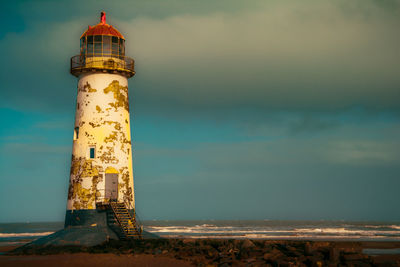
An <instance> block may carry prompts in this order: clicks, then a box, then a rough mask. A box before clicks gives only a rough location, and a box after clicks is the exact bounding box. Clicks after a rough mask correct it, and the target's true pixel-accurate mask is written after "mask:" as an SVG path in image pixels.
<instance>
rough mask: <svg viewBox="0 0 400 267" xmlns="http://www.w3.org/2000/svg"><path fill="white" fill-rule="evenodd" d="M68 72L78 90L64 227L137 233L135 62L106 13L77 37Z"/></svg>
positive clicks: (134, 235)
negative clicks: (131, 88) (131, 82)
mask: <svg viewBox="0 0 400 267" xmlns="http://www.w3.org/2000/svg"><path fill="white" fill-rule="evenodd" d="M70 72H71V74H72V75H74V76H75V77H77V78H78V86H77V89H78V90H77V101H76V111H75V125H74V134H73V148H72V158H71V171H70V180H69V189H68V201H67V212H66V216H65V228H68V227H75V226H80V227H100V228H103V230H105V231H106V232H109V230H110V229H111V230H112V231H114V232H116V233H117V235H118V237H119V238H121V237H140V236H141V231H140V227H139V225H138V223H137V220H136V214H135V197H134V187H133V168H132V139H131V131H130V116H129V98H128V79H129V78H131V77H133V76H134V75H135V70H134V60H133V59H132V58H130V57H127V56H126V55H125V38H124V36H123V35H122V34H121V33H120V32H119V31H118V30H117V29H115V28H114V27H113V26H111V25H109V24H107V22H106V14H105V12H101V15H100V22H99V23H98V24H97V25H95V26H89V27H88V29H87V30H86V31H85V32H84V33H83V34H82V36H81V37H80V53H79V55H76V56H73V57H72V58H71V69H70ZM110 217H113V218H111V219H110ZM110 221H111V223H110ZM108 228H109V229H108ZM118 230H119V231H118ZM111 235H112V234H111Z"/></svg>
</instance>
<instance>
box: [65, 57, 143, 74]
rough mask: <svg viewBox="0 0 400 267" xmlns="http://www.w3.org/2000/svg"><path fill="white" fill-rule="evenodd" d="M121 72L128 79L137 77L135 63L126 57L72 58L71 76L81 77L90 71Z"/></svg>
mask: <svg viewBox="0 0 400 267" xmlns="http://www.w3.org/2000/svg"><path fill="white" fill-rule="evenodd" d="M96 70H102V71H104V72H107V71H110V72H119V73H122V74H124V75H126V76H128V77H132V76H133V75H135V61H134V60H133V58H130V57H126V56H118V57H113V56H104V55H102V56H86V55H76V56H73V57H71V74H73V75H75V76H79V75H80V74H82V73H84V72H88V71H96Z"/></svg>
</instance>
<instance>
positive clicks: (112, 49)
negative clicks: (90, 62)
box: [80, 35, 125, 58]
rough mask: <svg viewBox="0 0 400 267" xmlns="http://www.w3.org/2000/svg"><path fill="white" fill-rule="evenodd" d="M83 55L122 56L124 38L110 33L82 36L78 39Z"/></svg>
mask: <svg viewBox="0 0 400 267" xmlns="http://www.w3.org/2000/svg"><path fill="white" fill-rule="evenodd" d="M80 47H81V56H83V57H116V58H124V56H125V40H124V39H122V38H119V37H116V36H110V35H90V36H84V37H82V38H81V40H80Z"/></svg>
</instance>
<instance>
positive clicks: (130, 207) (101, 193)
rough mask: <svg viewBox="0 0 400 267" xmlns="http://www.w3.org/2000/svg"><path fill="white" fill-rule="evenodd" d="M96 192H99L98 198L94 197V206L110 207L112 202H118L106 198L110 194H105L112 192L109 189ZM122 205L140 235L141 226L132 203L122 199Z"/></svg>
mask: <svg viewBox="0 0 400 267" xmlns="http://www.w3.org/2000/svg"><path fill="white" fill-rule="evenodd" d="M97 192H99V196H98V195H96V199H95V203H96V205H97V204H102V205H104V204H106V205H110V204H111V202H112V201H113V202H118V199H114V198H110V197H106V195H111V194H106V193H107V192H112V190H110V189H98V190H97ZM124 205H125V207H126V208H127V209H128V212H129V213H130V215H131V216H132V218H133V219H134V221H135V227H136V229H137V231H139V232H140V234H142V232H143V224H142V222H141V220H140V218H139V215H138V214H137V213H136V209H135V207H133V205H132V203H131V202H130V201H129V200H127V199H124Z"/></svg>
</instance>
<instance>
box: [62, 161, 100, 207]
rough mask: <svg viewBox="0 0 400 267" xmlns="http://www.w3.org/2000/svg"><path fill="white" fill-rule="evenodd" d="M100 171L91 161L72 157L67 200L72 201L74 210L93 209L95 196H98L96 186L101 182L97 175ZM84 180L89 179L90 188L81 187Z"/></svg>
mask: <svg viewBox="0 0 400 267" xmlns="http://www.w3.org/2000/svg"><path fill="white" fill-rule="evenodd" d="M100 171H103V168H102V167H101V166H99V165H94V164H93V160H90V159H86V158H83V157H79V158H76V157H75V156H74V155H72V162H71V171H70V174H71V180H70V185H69V189H68V199H69V200H74V201H73V207H74V209H77V210H79V209H94V205H95V200H96V196H98V195H99V192H98V190H97V184H98V183H99V182H101V181H102V180H103V175H101V174H99V172H100ZM85 178H91V184H92V185H91V187H90V188H84V187H83V185H82V182H83V179H85Z"/></svg>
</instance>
